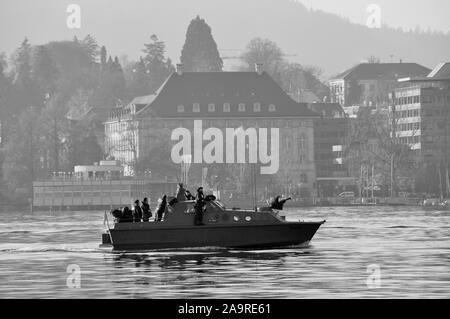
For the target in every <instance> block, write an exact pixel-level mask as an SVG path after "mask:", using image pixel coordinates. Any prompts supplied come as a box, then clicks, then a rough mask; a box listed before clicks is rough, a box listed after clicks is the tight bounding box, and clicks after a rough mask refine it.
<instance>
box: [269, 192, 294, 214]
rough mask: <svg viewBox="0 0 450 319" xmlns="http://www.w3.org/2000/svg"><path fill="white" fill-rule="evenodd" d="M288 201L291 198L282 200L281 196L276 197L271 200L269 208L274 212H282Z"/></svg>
mask: <svg viewBox="0 0 450 319" xmlns="http://www.w3.org/2000/svg"><path fill="white" fill-rule="evenodd" d="M288 200H291V198H290V197H289V198H285V199H282V198H281V196H280V195H278V196H276V197H275V198H274V199H273V201H272V203H271V204H270V208H272V209H276V210H283V206H284V204H285V203H286V202H287V201H288Z"/></svg>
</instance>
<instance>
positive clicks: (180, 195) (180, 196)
mask: <svg viewBox="0 0 450 319" xmlns="http://www.w3.org/2000/svg"><path fill="white" fill-rule="evenodd" d="M176 197H177V201H178V202H185V201H186V189H185V188H184V186H183V183H179V184H178V188H177V195H176Z"/></svg>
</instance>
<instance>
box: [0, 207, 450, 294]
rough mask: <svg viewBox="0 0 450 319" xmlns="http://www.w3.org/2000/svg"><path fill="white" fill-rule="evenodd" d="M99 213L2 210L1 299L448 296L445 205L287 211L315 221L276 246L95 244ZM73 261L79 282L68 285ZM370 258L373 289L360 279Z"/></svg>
mask: <svg viewBox="0 0 450 319" xmlns="http://www.w3.org/2000/svg"><path fill="white" fill-rule="evenodd" d="M103 214H104V212H100V211H96V212H61V213H52V214H50V213H39V214H35V215H30V214H24V213H20V212H18V213H17V214H8V215H7V216H5V215H4V214H3V215H0V260H1V263H0V281H1V282H2V285H0V297H1V298H18V297H20V298H24V297H35V298H55V297H61V298H193V297H196V298H353V297H367V298H390V297H397V298H432V297H434V298H436V297H438V298H447V297H448V296H449V293H450V275H449V272H448V269H450V268H449V267H450V257H449V256H450V254H449V253H450V242H449V240H448V238H449V235H450V223H449V220H448V217H449V212H440V211H424V210H422V209H418V208H389V207H368V208H357V207H352V208H345V207H339V208H314V209H290V210H288V211H287V218H288V219H289V220H323V219H326V220H327V223H326V224H324V225H323V226H322V227H321V228H320V229H319V231H318V232H317V234H316V236H315V237H314V239H313V241H312V242H311V245H309V246H308V247H288V248H285V249H274V250H237V249H230V250H227V249H220V248H212V247H209V248H205V249H179V250H160V251H147V252H135V253H127V252H121V253H120V252H119V253H117V252H107V251H103V250H101V249H99V248H98V244H99V242H100V234H101V232H102V228H103ZM69 265H78V266H79V267H80V270H81V287H80V288H79V289H69V288H68V287H67V276H68V275H69V273H68V272H67V271H68V269H67V267H68V266H69ZM369 265H372V266H373V265H377V266H379V270H380V275H381V287H380V288H377V289H370V288H368V286H367V278H368V276H369V275H370V274H371V273H370V272H368V266H369Z"/></svg>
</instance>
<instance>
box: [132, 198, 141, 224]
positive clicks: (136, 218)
mask: <svg viewBox="0 0 450 319" xmlns="http://www.w3.org/2000/svg"><path fill="white" fill-rule="evenodd" d="M133 220H134V222H135V223H140V222H141V221H142V209H141V207H140V206H139V199H136V201H135V202H134V212H133Z"/></svg>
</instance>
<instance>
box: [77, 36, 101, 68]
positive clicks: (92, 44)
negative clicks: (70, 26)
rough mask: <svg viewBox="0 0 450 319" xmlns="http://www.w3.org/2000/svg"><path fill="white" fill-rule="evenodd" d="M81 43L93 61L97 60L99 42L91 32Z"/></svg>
mask: <svg viewBox="0 0 450 319" xmlns="http://www.w3.org/2000/svg"><path fill="white" fill-rule="evenodd" d="M81 45H82V47H83V48H84V50H85V51H86V53H87V54H88V55H89V57H90V58H91V62H95V61H96V60H97V55H98V44H97V40H95V38H94V37H93V36H91V35H90V34H88V35H87V36H86V37H85V38H84V39H83V41H81Z"/></svg>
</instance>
